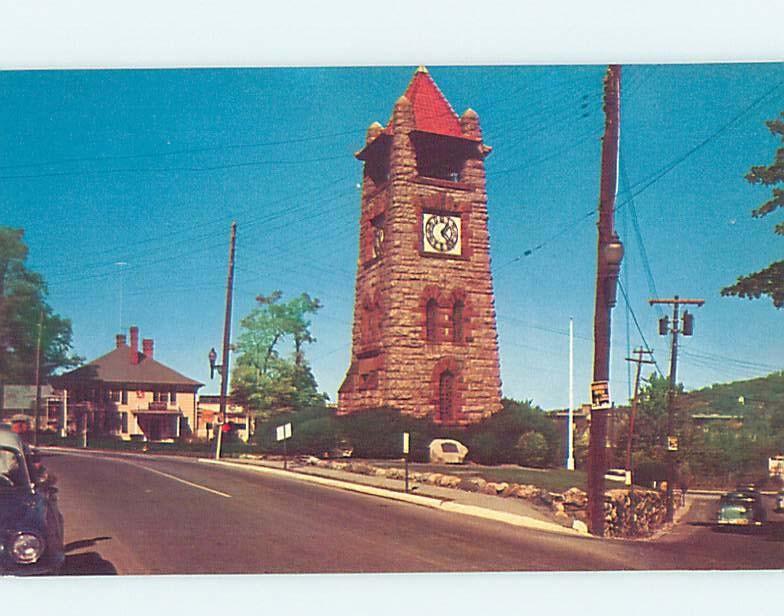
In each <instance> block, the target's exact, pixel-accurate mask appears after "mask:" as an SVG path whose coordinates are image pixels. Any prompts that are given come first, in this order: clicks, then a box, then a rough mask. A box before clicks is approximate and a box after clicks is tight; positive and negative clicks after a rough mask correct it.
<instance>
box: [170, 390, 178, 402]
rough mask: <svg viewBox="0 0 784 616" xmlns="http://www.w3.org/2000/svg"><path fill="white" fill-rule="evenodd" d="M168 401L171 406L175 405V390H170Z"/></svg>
mask: <svg viewBox="0 0 784 616" xmlns="http://www.w3.org/2000/svg"><path fill="white" fill-rule="evenodd" d="M169 400H170V401H171V403H172V404H177V390H176V389H172V390H171V393H170V394H169Z"/></svg>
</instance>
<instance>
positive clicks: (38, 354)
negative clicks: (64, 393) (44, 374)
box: [33, 306, 48, 447]
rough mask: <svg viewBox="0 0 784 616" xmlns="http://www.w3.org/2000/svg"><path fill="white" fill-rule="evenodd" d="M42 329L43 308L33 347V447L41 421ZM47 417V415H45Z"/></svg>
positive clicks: (36, 441)
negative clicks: (36, 339)
mask: <svg viewBox="0 0 784 616" xmlns="http://www.w3.org/2000/svg"><path fill="white" fill-rule="evenodd" d="M43 327H44V308H43V306H41V309H40V310H39V312H38V341H37V342H36V345H35V431H34V432H33V445H34V446H36V447H37V446H38V431H39V422H40V420H41V330H43ZM47 416H48V415H47Z"/></svg>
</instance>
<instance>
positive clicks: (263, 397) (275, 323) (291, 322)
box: [232, 291, 326, 416]
mask: <svg viewBox="0 0 784 616" xmlns="http://www.w3.org/2000/svg"><path fill="white" fill-rule="evenodd" d="M282 297H283V294H282V293H281V292H280V291H274V292H273V293H272V294H270V295H259V296H257V297H256V302H257V305H256V306H255V307H254V308H253V310H252V311H251V312H250V314H248V315H247V316H246V317H245V318H243V319H242V320H241V321H240V327H241V332H240V335H239V337H238V339H237V343H236V345H235V347H236V350H237V352H238V353H239V355H238V357H237V361H236V363H235V366H234V371H233V373H232V397H233V398H234V399H235V400H237V401H239V402H240V403H243V404H245V405H247V406H248V408H250V409H252V410H254V411H256V412H257V413H259V414H260V415H262V416H269V415H270V414H273V413H278V412H289V411H293V410H296V409H301V408H305V407H308V406H313V405H318V404H323V403H324V401H325V399H326V397H325V395H324V394H320V393H319V392H318V385H317V383H316V379H315V377H314V376H313V372H312V371H311V369H310V366H309V364H308V362H307V360H306V359H305V354H304V345H305V344H309V343H312V342H315V338H314V337H313V335H312V334H311V331H310V327H311V322H310V319H309V318H308V317H309V315H312V314H315V313H316V312H317V311H318V310H319V309H320V308H321V304H320V302H319V300H318V299H314V298H311V297H310V296H309V295H308V294H307V293H302V294H301V295H300V296H298V297H295V298H293V299H291V300H289V301H288V302H283V301H282ZM287 348H288V350H289V351H290V352H289V353H286V349H287Z"/></svg>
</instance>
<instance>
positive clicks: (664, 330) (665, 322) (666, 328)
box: [659, 317, 670, 336]
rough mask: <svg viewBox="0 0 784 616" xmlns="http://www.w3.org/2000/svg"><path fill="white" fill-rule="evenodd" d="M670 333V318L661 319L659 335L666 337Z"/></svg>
mask: <svg viewBox="0 0 784 616" xmlns="http://www.w3.org/2000/svg"><path fill="white" fill-rule="evenodd" d="M669 333H670V317H662V318H661V319H659V335H660V336H666V335H667V334H669Z"/></svg>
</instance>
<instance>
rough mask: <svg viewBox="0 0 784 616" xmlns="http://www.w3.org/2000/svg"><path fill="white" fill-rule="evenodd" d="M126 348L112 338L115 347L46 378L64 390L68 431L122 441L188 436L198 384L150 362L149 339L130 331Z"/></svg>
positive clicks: (120, 336)
mask: <svg viewBox="0 0 784 616" xmlns="http://www.w3.org/2000/svg"><path fill="white" fill-rule="evenodd" d="M129 333H130V344H128V343H127V342H126V338H125V335H124V334H118V335H117V336H116V339H115V348H114V349H113V350H112V351H110V352H109V353H107V354H106V355H103V356H101V357H99V358H98V359H95V360H93V361H91V362H90V363H88V364H85V365H84V366H81V367H79V368H77V369H75V370H71V371H70V372H66V373H65V374H62V375H60V376H57V377H53V378H52V379H51V380H52V381H53V383H55V384H56V386H57V387H58V388H59V389H62V390H65V391H66V392H67V400H68V424H69V430H71V431H73V430H81V429H83V427H84V425H85V423H86V425H87V429H88V431H89V432H91V433H93V434H103V435H111V436H116V437H119V438H122V439H124V440H135V439H139V440H149V441H169V440H175V439H178V438H180V437H181V436H183V435H189V434H191V433H192V432H194V431H195V427H196V423H197V404H196V396H197V392H198V390H199V388H200V387H202V386H203V383H199V382H198V381H195V380H193V379H190V378H188V377H186V376H184V375H182V374H180V373H179V372H177V371H176V370H174V369H172V368H170V367H168V366H166V365H164V364H162V363H161V362H159V361H157V360H156V359H155V358H154V341H153V340H152V339H151V338H144V339H142V341H141V343H142V349H141V351H139V328H138V327H131V328H130V332H129Z"/></svg>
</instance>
